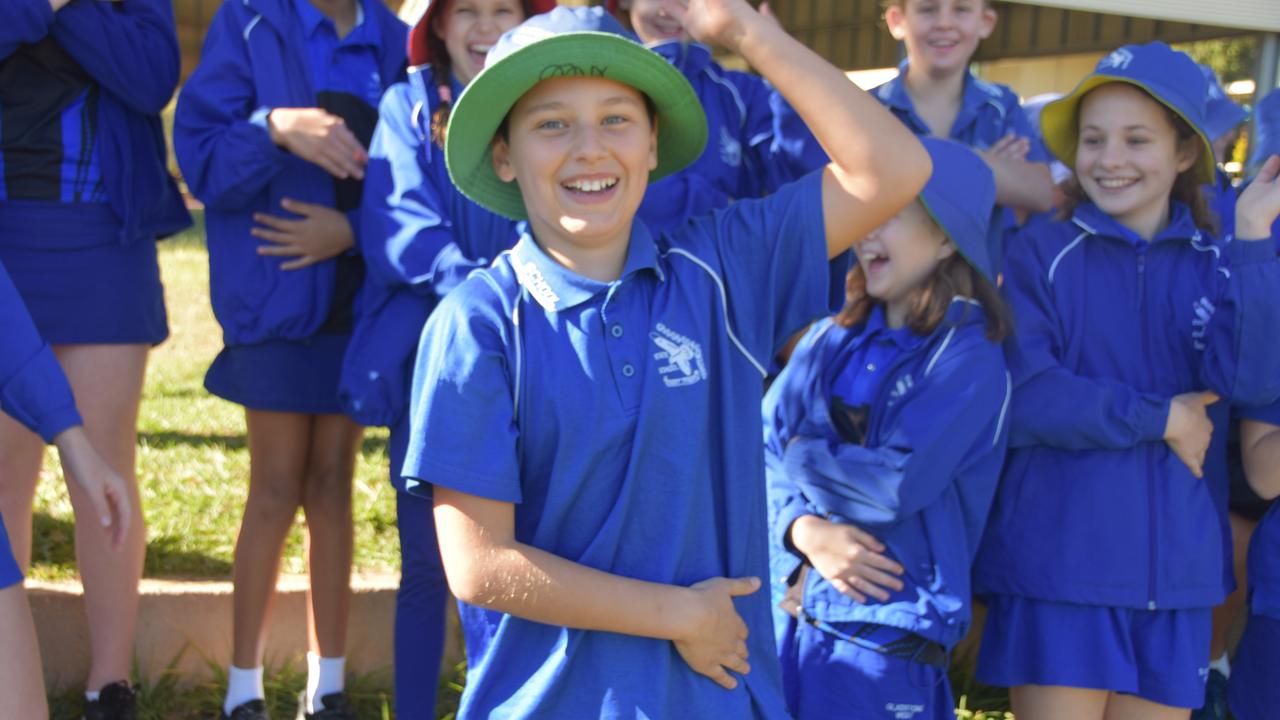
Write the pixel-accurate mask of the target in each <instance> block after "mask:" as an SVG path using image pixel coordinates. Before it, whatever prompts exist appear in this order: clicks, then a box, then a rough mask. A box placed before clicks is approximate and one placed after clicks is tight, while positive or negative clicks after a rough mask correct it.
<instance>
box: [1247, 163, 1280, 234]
mask: <svg viewBox="0 0 1280 720" xmlns="http://www.w3.org/2000/svg"><path fill="white" fill-rule="evenodd" d="M1277 175H1280V155H1272V156H1271V157H1270V158H1268V159H1267V161H1266V162H1265V163H1263V165H1262V168H1260V169H1259V170H1258V175H1257V177H1255V178H1254V179H1253V182H1251V183H1249V187H1247V188H1245V190H1244V192H1242V193H1240V199H1239V200H1237V201H1236V239H1237V240H1267V239H1270V237H1271V224H1272V223H1274V222H1275V221H1276V217H1277V216H1280V180H1277Z"/></svg>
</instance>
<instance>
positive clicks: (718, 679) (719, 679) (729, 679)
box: [695, 665, 738, 690]
mask: <svg viewBox="0 0 1280 720" xmlns="http://www.w3.org/2000/svg"><path fill="white" fill-rule="evenodd" d="M695 669H696V668H695ZM698 672H700V673H702V674H703V675H706V676H707V677H709V678H711V679H712V681H714V682H715V684H717V685H719V686H720V687H722V688H724V689H725V690H732V689H734V688H736V687H738V681H737V680H734V679H733V676H732V675H730V674H729V673H728V671H726V670H725V669H724V668H723V667H720V666H719V665H716V666H714V667H711V668H708V669H707V670H698Z"/></svg>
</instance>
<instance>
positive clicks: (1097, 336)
mask: <svg viewBox="0 0 1280 720" xmlns="http://www.w3.org/2000/svg"><path fill="white" fill-rule="evenodd" d="M1205 98H1206V90H1205V78H1204V76H1203V75H1202V74H1201V72H1200V70H1199V68H1197V67H1196V65H1195V63H1194V62H1193V61H1192V60H1191V59H1190V58H1189V57H1187V56H1186V55H1184V54H1183V53H1180V52H1175V51H1173V50H1172V49H1170V48H1169V47H1168V46H1167V45H1164V44H1163V43H1159V42H1156V43H1151V44H1148V45H1131V46H1126V47H1123V48H1120V49H1119V50H1116V51H1115V52H1113V53H1112V54H1111V55H1109V56H1108V57H1106V58H1104V59H1103V60H1102V61H1101V62H1099V63H1098V66H1097V68H1096V70H1095V71H1094V72H1093V73H1092V74H1091V75H1089V76H1088V77H1086V78H1085V79H1084V80H1083V81H1082V82H1081V83H1080V85H1079V86H1078V87H1076V89H1075V90H1073V91H1072V92H1071V93H1070V94H1068V95H1067V96H1065V97H1064V98H1062V99H1061V100H1058V101H1056V102H1053V103H1050V104H1048V105H1046V106H1045V108H1044V110H1043V111H1042V113H1041V116H1040V122H1041V127H1042V129H1043V134H1044V139H1045V143H1046V145H1047V146H1048V147H1049V149H1050V151H1051V152H1053V153H1054V155H1056V156H1057V157H1058V158H1059V159H1060V160H1062V161H1063V162H1065V163H1067V164H1068V165H1069V166H1071V168H1072V169H1073V171H1074V172H1075V176H1076V178H1077V187H1076V188H1075V189H1073V191H1072V192H1071V193H1070V195H1071V199H1070V201H1069V203H1068V207H1067V210H1066V215H1065V217H1064V218H1063V219H1062V220H1059V221H1056V222H1052V223H1040V224H1036V225H1034V226H1032V227H1031V228H1029V229H1027V230H1026V231H1025V232H1024V234H1023V236H1022V237H1021V238H1019V241H1018V242H1016V243H1015V244H1014V245H1013V248H1012V252H1011V254H1010V256H1009V265H1008V271H1007V273H1006V278H1007V285H1006V287H1007V294H1008V297H1009V299H1010V302H1011V304H1012V305H1013V309H1014V312H1015V315H1016V317H1017V321H1018V327H1017V334H1016V335H1015V337H1014V338H1013V339H1012V340H1011V341H1010V342H1009V343H1008V344H1007V347H1006V352H1007V356H1008V360H1009V367H1010V369H1011V371H1012V373H1013V377H1014V388H1015V389H1014V396H1013V403H1012V407H1011V411H1010V413H1011V414H1010V419H1009V433H1010V435H1009V444H1010V447H1011V452H1010V454H1009V458H1008V462H1007V464H1006V468H1005V471H1004V476H1003V478H1002V479H1001V484H1000V489H999V492H998V493H997V497H996V502H995V506H994V508H993V510H992V515H991V521H990V524H989V527H988V529H987V532H986V535H985V536H984V541H983V545H982V548H981V550H980V552H979V557H978V562H977V569H976V585H977V589H978V591H979V592H980V593H982V594H984V595H985V596H986V598H987V599H988V601H989V605H990V612H989V615H988V619H987V626H986V630H985V633H984V636H983V643H982V651H981V655H980V658H979V665H978V677H979V679H981V680H983V681H984V682H987V683H990V684H995V685H1005V686H1012V688H1013V689H1012V692H1011V696H1012V700H1013V705H1014V712H1015V713H1016V714H1018V716H1019V718H1023V717H1029V718H1033V719H1034V718H1041V717H1072V718H1098V719H1101V718H1104V717H1107V718H1120V717H1123V718H1165V717H1169V718H1172V717H1184V718H1185V717H1186V716H1187V714H1188V711H1187V710H1186V709H1187V708H1195V707H1199V706H1200V704H1201V703H1202V702H1203V699H1204V687H1205V686H1204V683H1205V678H1206V676H1207V675H1208V668H1207V659H1208V652H1209V631H1210V608H1212V607H1213V606H1214V605H1217V604H1218V603H1220V602H1221V601H1222V599H1223V597H1224V595H1225V592H1224V590H1225V588H1224V568H1223V562H1224V557H1226V556H1227V554H1226V553H1225V552H1224V549H1223V547H1222V544H1223V541H1224V538H1223V532H1222V529H1221V528H1222V526H1223V524H1224V523H1225V517H1224V512H1225V507H1224V504H1223V503H1219V502H1217V501H1216V498H1220V497H1225V488H1219V487H1215V485H1216V484H1222V483H1225V477H1221V476H1218V477H1215V476H1213V475H1212V474H1209V475H1206V474H1205V473H1204V471H1203V469H1204V464H1205V454H1206V452H1207V449H1208V447H1209V443H1210V439H1211V436H1212V432H1213V430H1214V428H1213V425H1212V423H1211V421H1210V419H1209V417H1208V415H1207V413H1206V406H1209V405H1211V404H1213V403H1215V402H1217V401H1218V400H1219V398H1222V399H1223V400H1224V401H1227V402H1231V403H1241V404H1257V403H1266V402H1270V401H1272V400H1274V399H1275V398H1276V397H1277V395H1280V382H1277V379H1278V378H1280V310H1278V309H1277V308H1276V307H1275V305H1274V303H1273V302H1272V298H1274V297H1275V294H1276V292H1277V291H1278V290H1280V263H1278V262H1277V260H1276V256H1275V251H1274V246H1273V244H1272V242H1271V238H1270V227H1271V224H1272V222H1273V221H1274V220H1275V218H1276V216H1277V214H1280V184H1277V182H1276V175H1277V172H1278V171H1280V158H1275V159H1273V160H1271V161H1269V162H1268V163H1267V164H1266V166H1265V167H1264V169H1263V172H1262V173H1261V174H1260V176H1259V181H1258V182H1257V183H1255V184H1254V185H1253V186H1252V187H1250V188H1249V189H1248V190H1247V191H1246V192H1244V193H1243V194H1242V195H1241V196H1240V198H1239V200H1238V202H1237V205H1236V213H1235V214H1236V218H1235V219H1236V225H1235V228H1236V231H1235V232H1236V234H1235V237H1225V238H1223V239H1222V240H1221V241H1219V240H1218V239H1217V238H1216V237H1215V235H1214V227H1215V225H1216V223H1215V222H1214V218H1213V217H1212V215H1211V214H1210V213H1209V212H1207V206H1206V205H1205V203H1204V199H1203V197H1202V196H1201V193H1200V188H1201V186H1202V185H1203V184H1205V183H1208V182H1211V181H1212V180H1213V176H1214V161H1213V155H1212V152H1211V150H1210V148H1209V141H1208V138H1207V137H1206V136H1205V133H1204V130H1203V127H1204V114H1205Z"/></svg>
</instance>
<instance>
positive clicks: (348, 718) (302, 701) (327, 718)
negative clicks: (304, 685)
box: [297, 690, 356, 720]
mask: <svg viewBox="0 0 1280 720" xmlns="http://www.w3.org/2000/svg"><path fill="white" fill-rule="evenodd" d="M320 707H321V708H323V709H321V710H320V711H319V712H314V713H309V712H307V691H306V690H303V691H302V693H301V694H300V695H298V717H297V720H356V711H355V710H352V709H351V706H350V705H348V704H347V694H346V693H342V692H336V693H329V694H328V695H321V696H320Z"/></svg>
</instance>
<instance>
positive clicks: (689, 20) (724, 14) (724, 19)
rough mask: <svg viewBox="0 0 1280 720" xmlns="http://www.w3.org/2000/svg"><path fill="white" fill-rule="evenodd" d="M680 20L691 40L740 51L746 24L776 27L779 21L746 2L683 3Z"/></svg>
mask: <svg viewBox="0 0 1280 720" xmlns="http://www.w3.org/2000/svg"><path fill="white" fill-rule="evenodd" d="M677 5H678V6H679V11H678V12H680V14H679V15H677V18H676V19H678V20H679V21H680V22H681V23H682V24H683V25H684V31H685V32H686V33H688V34H689V37H691V38H693V39H694V40H697V41H698V42H702V43H707V44H710V45H718V46H720V47H723V48H728V49H730V50H735V49H737V46H738V40H739V39H740V38H741V37H742V34H743V32H744V30H745V27H746V24H747V23H748V22H751V21H752V20H755V21H765V22H768V23H769V24H771V25H773V26H777V25H778V21H777V20H776V19H768V20H766V19H765V18H763V17H761V15H760V13H758V12H756V11H755V10H754V9H752V7H751V6H750V5H748V4H747V3H746V2H745V0H680V1H679V2H677Z"/></svg>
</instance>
